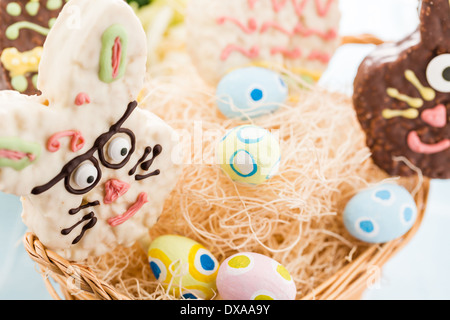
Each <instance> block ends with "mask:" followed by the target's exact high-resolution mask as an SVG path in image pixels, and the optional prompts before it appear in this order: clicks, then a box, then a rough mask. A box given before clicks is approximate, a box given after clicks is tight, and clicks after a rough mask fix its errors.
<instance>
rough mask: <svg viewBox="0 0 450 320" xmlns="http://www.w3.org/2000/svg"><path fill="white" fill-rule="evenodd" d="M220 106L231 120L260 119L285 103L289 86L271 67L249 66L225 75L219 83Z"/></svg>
mask: <svg viewBox="0 0 450 320" xmlns="http://www.w3.org/2000/svg"><path fill="white" fill-rule="evenodd" d="M216 95H217V105H218V107H219V109H220V111H221V112H222V113H223V114H224V115H225V116H226V117H227V118H230V119H234V118H238V119H243V120H245V119H247V118H248V117H250V118H257V117H260V116H263V115H265V114H269V113H272V112H274V111H276V110H277V109H278V108H279V107H280V105H281V104H283V103H285V102H286V99H287V97H288V87H287V85H286V83H285V82H284V80H283V79H282V78H281V76H280V75H279V74H278V73H276V72H274V71H271V70H269V69H265V68H260V67H248V68H242V69H237V70H234V71H232V72H230V73H228V74H227V75H225V76H224V77H223V78H222V80H221V81H220V83H219V85H218V86H217V91H216Z"/></svg>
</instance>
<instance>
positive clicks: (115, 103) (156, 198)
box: [0, 0, 180, 261]
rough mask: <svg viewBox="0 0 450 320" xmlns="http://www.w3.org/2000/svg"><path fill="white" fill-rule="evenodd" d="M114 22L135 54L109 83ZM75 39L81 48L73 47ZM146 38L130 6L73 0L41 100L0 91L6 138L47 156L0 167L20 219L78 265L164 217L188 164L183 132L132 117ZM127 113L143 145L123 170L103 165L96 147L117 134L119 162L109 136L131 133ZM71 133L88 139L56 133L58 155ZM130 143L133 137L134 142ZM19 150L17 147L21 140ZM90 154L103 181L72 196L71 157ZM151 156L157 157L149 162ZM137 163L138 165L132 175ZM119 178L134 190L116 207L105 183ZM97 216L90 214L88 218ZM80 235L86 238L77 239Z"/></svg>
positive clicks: (53, 42) (49, 51)
mask: <svg viewBox="0 0 450 320" xmlns="http://www.w3.org/2000/svg"><path fill="white" fill-rule="evenodd" d="M77 7H78V8H80V10H81V11H80V13H81V15H82V19H81V23H80V24H79V29H75V30H72V29H70V28H69V29H68V28H67V27H66V26H67V23H68V22H69V20H70V19H71V13H72V12H73V10H74V9H73V8H77ZM71 8H72V9H71ZM114 24H120V25H121V26H123V27H124V28H125V30H126V31H127V34H128V48H127V55H126V56H122V59H126V62H127V65H126V71H125V73H124V75H123V77H121V78H118V79H117V80H116V81H114V82H112V83H109V84H108V83H105V82H102V81H101V80H100V78H99V59H100V51H101V48H102V42H101V37H102V34H103V32H105V30H107V29H108V28H109V27H110V26H111V25H114ZM74 43H76V44H77V45H76V46H74V45H73V44H74ZM145 43H146V38H145V34H144V32H143V30H142V27H141V26H140V23H139V21H138V19H137V17H136V16H135V15H134V13H133V11H132V10H131V9H130V8H129V6H128V5H127V4H126V2H124V1H122V0H71V1H70V2H69V3H68V5H67V6H66V7H65V8H64V9H63V11H62V13H61V15H60V16H59V18H58V21H57V22H56V24H55V26H54V27H53V29H52V31H51V33H50V34H49V36H48V38H47V42H46V44H45V46H44V54H43V58H42V64H41V66H40V75H39V89H40V90H41V91H42V92H43V94H42V96H40V97H37V96H33V97H27V96H24V95H21V94H19V93H17V92H12V91H2V92H0V127H1V128H2V129H1V131H0V139H2V138H4V139H11V138H15V139H20V141H23V142H24V143H33V144H38V145H39V146H40V156H39V157H37V158H36V159H35V160H34V161H33V162H32V163H31V164H30V165H28V166H27V167H25V168H23V169H22V170H17V169H14V168H11V167H8V166H1V165H0V190H2V191H4V192H7V193H12V194H16V195H19V196H22V203H23V213H22V218H23V221H24V223H25V224H26V225H27V226H28V228H29V230H30V231H31V232H33V233H34V234H35V235H36V236H37V237H38V238H39V240H40V241H41V242H42V243H43V244H44V245H45V246H46V247H47V248H48V249H51V250H53V251H54V252H56V253H57V254H59V255H61V256H62V257H63V258H66V259H68V260H74V261H80V260H84V259H86V258H87V257H89V256H99V255H102V254H105V253H107V252H109V251H111V250H113V249H114V248H116V247H117V246H118V245H124V246H129V245H132V244H133V243H134V242H135V241H136V240H138V239H139V238H141V237H143V236H145V235H146V233H147V232H148V228H150V227H151V226H152V225H154V224H155V223H156V222H157V220H158V217H159V216H160V215H161V213H162V209H163V205H164V201H165V199H166V198H167V196H168V194H169V193H170V192H171V190H172V189H173V187H174V186H175V183H176V181H177V179H178V175H179V171H180V168H179V165H178V164H179V162H177V161H178V160H179V159H178V158H177V154H176V152H177V150H178V137H177V135H176V133H175V131H174V130H173V129H172V128H170V127H169V126H168V125H167V124H166V123H165V122H164V121H162V120H161V119H160V118H158V117H157V116H155V115H154V114H152V113H151V112H149V111H146V110H142V109H140V108H139V107H137V108H135V109H134V110H133V111H132V112H131V113H127V111H128V109H127V106H128V105H129V104H130V103H131V102H132V101H134V100H136V97H137V95H138V93H139V91H140V90H141V89H142V85H143V79H144V75H145V63H146V50H145ZM79 93H83V94H85V96H87V97H88V98H89V99H88V100H89V101H85V103H83V104H81V105H77V103H76V97H77V95H78V94H79ZM44 102H45V103H46V104H47V102H48V104H49V106H46V105H44V104H43V103H44ZM121 119H124V121H123V123H122V124H121V125H120V129H128V130H130V131H131V132H132V134H133V135H134V138H135V149H134V151H133V152H132V153H131V155H130V157H129V158H128V160H127V162H126V164H125V165H124V166H123V167H121V168H111V167H110V166H108V165H105V164H104V162H102V161H101V159H100V149H98V148H97V149H94V148H95V146H96V145H97V144H98V139H99V137H101V136H102V135H104V134H105V133H109V132H112V133H111V137H110V138H109V139H107V140H105V141H104V142H103V148H102V150H105V151H104V154H105V160H106V161H108V162H109V163H113V160H112V159H109V158H108V157H109V156H108V152H107V151H106V150H107V149H108V147H109V145H110V143H111V141H112V140H114V138H116V137H124V138H126V139H130V138H129V135H127V134H126V133H124V132H121V131H120V130H117V128H115V127H113V126H114V125H115V124H117V123H118V122H119V121H120V120H121ZM114 128H115V129H114ZM67 131H79V132H80V133H81V135H82V137H83V139H84V145H83V147H82V148H81V149H80V150H75V151H74V150H72V149H71V147H70V142H71V137H70V136H69V137H67V136H64V137H61V138H59V139H57V141H58V142H59V143H60V147H59V149H58V150H57V151H50V150H49V148H48V142H49V141H50V138H51V137H52V136H54V135H55V134H57V133H61V132H67ZM118 131H120V132H118ZM128 132H129V131H128ZM0 142H1V140H0ZM132 145H133V144H132V143H131V142H130V147H131V146H132ZM158 145H159V146H161V147H162V151H161V153H160V154H159V155H157V156H155V157H154V161H153V163H152V164H151V166H150V168H142V167H141V166H140V164H141V163H142V162H144V161H140V160H142V159H141V158H142V157H143V155H144V153H145V149H146V148H148V147H151V148H152V149H153V150H155V147H156V146H158ZM156 148H157V147H156ZM13 149H14V148H13ZM16 149H18V150H19V149H20V146H18V148H16ZM22 149H23V147H22ZM0 151H2V145H1V144H0ZM13 151H15V150H13ZM19 151H20V150H19ZM91 151H92V152H91ZM129 151H130V150H129ZM3 152H5V149H4V147H3ZM86 154H89V155H91V156H90V157H89V159H91V158H94V159H95V160H96V161H97V163H98V167H99V169H100V174H101V179H100V180H99V181H97V182H96V183H95V187H94V188H93V189H92V190H89V191H87V192H84V193H82V194H74V193H72V192H70V190H68V189H67V186H66V182H65V179H64V178H61V177H62V176H61V174H62V173H63V172H64V168H65V166H66V165H67V164H68V163H71V162H74V161H75V160H77V159H81V158H83V156H84V155H86ZM151 158H152V153H150V154H149V155H148V156H147V157H146V158H145V161H148V160H150V159H151ZM74 159H75V160H74ZM83 159H84V158H83ZM0 160H2V159H1V154H0ZM95 160H94V161H95ZM75 162H76V161H75ZM86 162H87V163H91V161H90V160H86V159H85V161H80V163H78V164H77V168H79V167H80V166H81V165H82V164H83V163H86ZM1 163H2V162H0V164H1ZM135 166H136V171H135V172H134V173H132V174H130V170H131V169H132V168H133V167H135ZM156 170H159V174H155V175H153V176H150V177H148V178H145V179H137V177H138V175H147V174H149V173H151V172H154V171H156ZM74 172H76V168H75V169H74V170H72V171H71V174H69V175H66V176H68V179H69V181H70V184H71V185H72V184H73V183H74V179H73V175H74ZM58 176H59V177H60V179H59V180H58V179H57V181H54V183H51V187H50V188H49V189H48V190H44V191H42V190H43V189H41V190H39V191H40V192H36V187H41V186H44V185H46V184H48V183H49V182H51V181H52V180H53V179H54V178H57V177H58ZM112 180H114V181H121V183H122V184H123V185H126V186H128V187H129V188H127V191H126V192H125V193H124V194H123V195H121V196H120V197H118V198H117V199H114V200H113V201H112V203H108V201H106V200H105V199H106V198H105V197H106V194H107V192H106V191H107V187H106V183H107V182H108V181H112ZM78 189H79V188H78ZM33 191H34V192H33ZM143 194H145V195H146V199H147V202H145V203H144V202H143V201H141V202H139V201H138V199H141V196H142V195H143ZM141 200H142V199H141ZM96 201H98V204H97V205H95V206H90V207H87V208H82V209H81V210H79V211H78V212H76V213H73V211H72V214H71V213H70V210H72V209H75V208H78V207H80V205H82V204H86V203H92V202H96ZM136 204H137V205H138V209H139V210H137V212H135V213H134V214H130V215H129V216H128V219H126V221H123V222H122V223H120V224H118V225H116V226H114V225H113V224H112V223H111V220H110V219H111V218H114V217H117V216H120V215H122V214H124V213H125V212H127V211H128V210H129V209H130V208H132V207H133V206H136ZM89 214H91V216H90V218H89V219H88V218H86V220H83V217H86V216H88V215H89ZM92 217H94V218H95V221H94V219H92ZM93 222H95V224H94V225H93V226H92V227H90V228H85V230H83V228H84V227H85V226H86V225H87V224H89V223H91V224H92V223H93ZM72 227H73V228H72ZM69 228H72V230H71V231H70V232H63V230H65V229H69ZM83 232H84V233H83ZM80 235H82V237H81V238H80V239H79V241H77V242H76V243H74V240H75V239H76V238H77V237H79V236H80Z"/></svg>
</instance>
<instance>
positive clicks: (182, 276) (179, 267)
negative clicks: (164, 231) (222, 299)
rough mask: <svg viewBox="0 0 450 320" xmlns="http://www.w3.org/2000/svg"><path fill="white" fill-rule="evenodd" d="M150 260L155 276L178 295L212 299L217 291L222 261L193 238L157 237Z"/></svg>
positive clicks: (189, 297)
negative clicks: (220, 262) (218, 273)
mask: <svg viewBox="0 0 450 320" xmlns="http://www.w3.org/2000/svg"><path fill="white" fill-rule="evenodd" d="M148 260H149V264H150V268H151V270H152V272H153V275H154V276H155V278H156V279H157V280H158V281H159V282H160V283H161V284H162V285H163V287H164V288H165V289H166V290H168V293H170V294H172V295H174V296H176V297H181V298H183V299H204V300H208V299H211V298H212V297H213V296H214V295H215V293H216V291H217V289H216V277H217V272H218V270H219V262H218V261H217V259H216V258H215V257H214V256H213V255H212V253H211V252H209V251H208V250H207V249H206V248H205V247H204V246H203V245H201V244H200V243H198V242H196V241H194V240H192V239H190V238H186V237H183V236H178V235H164V236H160V237H158V238H156V239H154V240H153V241H152V243H151V244H150V247H149V250H148Z"/></svg>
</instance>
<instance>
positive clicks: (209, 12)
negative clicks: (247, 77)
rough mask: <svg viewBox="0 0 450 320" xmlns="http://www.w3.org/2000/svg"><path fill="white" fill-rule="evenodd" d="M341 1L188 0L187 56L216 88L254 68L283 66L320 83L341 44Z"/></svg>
mask: <svg viewBox="0 0 450 320" xmlns="http://www.w3.org/2000/svg"><path fill="white" fill-rule="evenodd" d="M339 22H340V12H339V3H338V0H227V1H223V0H190V1H189V2H188V6H187V13H186V25H187V34H188V39H189V41H188V42H187V46H188V51H189V53H190V55H191V57H192V60H193V62H194V64H195V65H196V67H197V69H198V71H199V73H200V75H201V76H202V77H203V78H204V79H205V80H206V81H208V82H210V83H213V84H216V83H217V82H218V81H219V80H220V79H221V78H222V77H223V76H224V75H225V74H226V73H227V72H228V71H230V70H232V69H235V68H241V67H245V66H248V65H250V64H269V65H275V66H277V65H279V66H282V67H286V68H288V69H291V70H294V71H295V72H298V73H300V74H303V75H307V76H309V77H311V78H313V79H315V80H317V79H318V78H319V77H320V75H321V73H322V72H323V71H324V70H325V69H326V67H327V66H328V62H329V61H330V59H331V57H332V55H333V54H334V51H335V50H336V48H337V47H338V46H339V44H340V38H339V35H338V31H339Z"/></svg>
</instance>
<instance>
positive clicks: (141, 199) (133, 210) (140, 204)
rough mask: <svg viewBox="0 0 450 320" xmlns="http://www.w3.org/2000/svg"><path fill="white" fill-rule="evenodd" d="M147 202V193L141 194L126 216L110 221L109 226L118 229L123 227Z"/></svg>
mask: <svg viewBox="0 0 450 320" xmlns="http://www.w3.org/2000/svg"><path fill="white" fill-rule="evenodd" d="M147 202H148V200H147V193H145V192H142V193H140V194H139V196H138V199H137V201H136V202H135V203H134V204H133V205H132V206H131V207H130V208H129V209H128V210H127V211H126V212H125V213H124V214H122V215H120V216H117V217H114V218H110V219H108V224H109V225H110V226H111V227H117V226H118V225H121V224H122V223H124V222H125V221H127V220H128V219H130V218H131V217H133V216H134V215H135V214H136V213H137V212H138V211H139V210H140V209H141V208H142V207H143V206H144V204H146V203H147Z"/></svg>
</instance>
